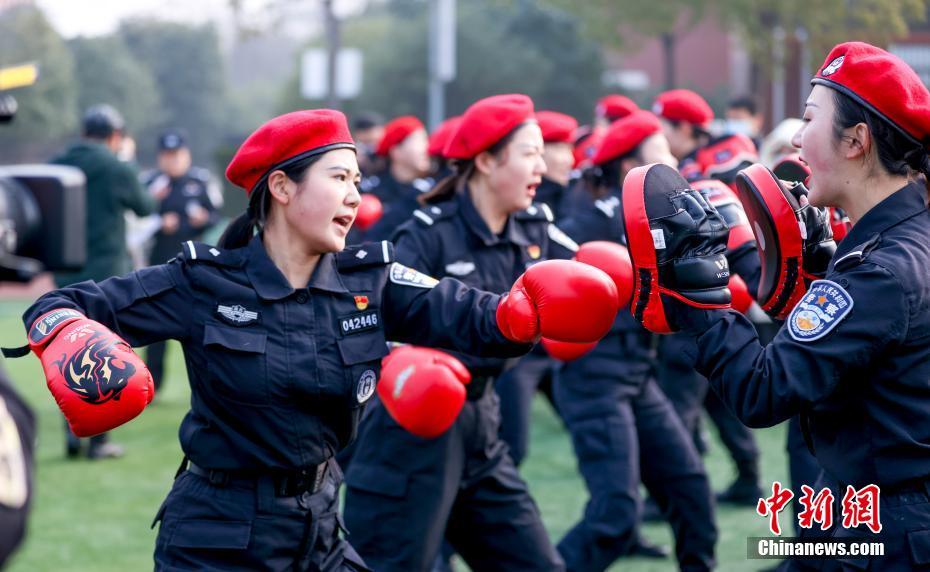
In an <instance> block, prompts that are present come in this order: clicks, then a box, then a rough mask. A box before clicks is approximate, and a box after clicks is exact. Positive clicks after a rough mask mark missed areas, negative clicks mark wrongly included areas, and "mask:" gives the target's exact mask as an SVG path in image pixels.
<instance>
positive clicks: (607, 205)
mask: <svg viewBox="0 0 930 572" xmlns="http://www.w3.org/2000/svg"><path fill="white" fill-rule="evenodd" d="M594 208H596V209H597V210H598V211H600V212H601V214H603V215H604V216H606V217H607V218H614V216H616V214H617V209H619V208H620V198H619V197H608V198H606V199H597V200H596V201H594Z"/></svg>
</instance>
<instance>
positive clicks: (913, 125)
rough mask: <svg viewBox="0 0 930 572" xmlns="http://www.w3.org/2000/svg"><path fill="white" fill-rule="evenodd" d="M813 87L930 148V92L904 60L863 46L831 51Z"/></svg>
mask: <svg viewBox="0 0 930 572" xmlns="http://www.w3.org/2000/svg"><path fill="white" fill-rule="evenodd" d="M811 83H813V84H819V85H824V86H827V87H831V88H833V89H835V90H837V91H839V92H842V93H844V94H846V95H848V96H849V97H851V98H853V99H854V100H855V101H857V102H859V103H861V104H862V105H864V106H865V107H866V108H868V109H870V110H871V111H874V112H875V113H877V114H878V115H879V116H881V117H883V118H885V119H887V120H888V121H889V122H890V123H891V124H892V125H894V126H895V127H897V128H898V130H900V131H902V132H903V133H904V134H905V135H907V136H909V137H910V138H911V139H913V140H915V142H918V143H921V144H922V145H924V146H928V144H930V92H928V91H927V88H926V86H924V84H923V82H922V81H920V78H919V77H918V76H917V74H916V73H915V72H914V70H913V69H911V67H910V66H909V65H907V64H906V63H904V61H903V60H901V58H899V57H897V56H895V55H893V54H890V53H888V52H886V51H885V50H882V49H880V48H876V47H875V46H871V45H869V44H866V43H863V42H846V43H845V44H840V45H838V46H836V47H835V48H833V50H831V51H830V54H829V55H828V56H827V59H826V60H824V62H823V67H822V68H820V71H819V72H817V75H816V76H814V79H812V80H811Z"/></svg>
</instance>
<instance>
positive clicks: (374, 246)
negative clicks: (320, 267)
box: [336, 240, 394, 270]
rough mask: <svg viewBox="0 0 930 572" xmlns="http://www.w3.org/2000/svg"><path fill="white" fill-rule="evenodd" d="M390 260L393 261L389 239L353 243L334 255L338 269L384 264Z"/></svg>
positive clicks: (392, 249) (392, 247)
mask: <svg viewBox="0 0 930 572" xmlns="http://www.w3.org/2000/svg"><path fill="white" fill-rule="evenodd" d="M392 262H394V244H393V243H391V242H390V241H389V240H382V241H381V242H363V243H362V244H353V245H352V246H347V247H345V248H344V249H343V250H342V252H340V253H338V254H337V255H336V266H337V267H339V270H352V269H355V268H364V267H366V266H384V265H385V264H390V263H392Z"/></svg>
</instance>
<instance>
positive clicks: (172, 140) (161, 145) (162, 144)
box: [158, 129, 187, 151]
mask: <svg viewBox="0 0 930 572" xmlns="http://www.w3.org/2000/svg"><path fill="white" fill-rule="evenodd" d="M183 147H187V137H186V134H185V133H184V131H182V130H181V129H169V130H167V131H165V132H163V133H162V134H161V135H159V136H158V150H159V151H174V150H175V149H181V148H183Z"/></svg>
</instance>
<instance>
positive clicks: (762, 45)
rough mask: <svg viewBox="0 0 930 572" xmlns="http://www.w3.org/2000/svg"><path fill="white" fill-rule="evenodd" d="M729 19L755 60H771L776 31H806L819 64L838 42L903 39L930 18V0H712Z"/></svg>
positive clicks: (876, 42)
mask: <svg viewBox="0 0 930 572" xmlns="http://www.w3.org/2000/svg"><path fill="white" fill-rule="evenodd" d="M711 1H713V2H715V3H716V4H717V10H716V12H717V13H719V14H720V15H721V16H722V18H723V20H724V22H725V24H727V25H728V27H730V28H731V29H735V30H738V31H740V33H741V36H742V38H743V41H744V42H745V44H746V46H747V47H748V49H749V51H750V53H751V54H752V55H753V57H754V60H755V61H756V62H757V63H759V64H762V67H763V69H765V68H766V64H767V63H768V62H769V59H770V56H771V54H772V44H773V42H774V38H775V37H774V35H773V31H774V30H775V29H776V28H777V27H780V28H781V29H782V30H784V31H785V32H787V33H789V34H791V33H793V32H794V30H796V29H798V28H804V29H806V30H808V32H809V34H808V42H809V47H810V54H811V60H812V61H811V62H810V63H811V64H813V65H819V64H820V63H821V62H822V61H823V58H824V57H826V55H827V53H828V52H829V51H830V48H832V47H833V46H834V45H836V44H837V43H840V42H845V41H849V40H861V41H866V42H871V43H874V44H877V45H887V44H888V43H890V42H891V41H893V40H895V39H898V38H903V37H904V36H906V35H907V33H908V26H909V24H912V23H916V22H922V21H924V20H925V19H926V17H927V8H928V6H930V2H928V0H818V1H817V2H810V1H808V0H711Z"/></svg>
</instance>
